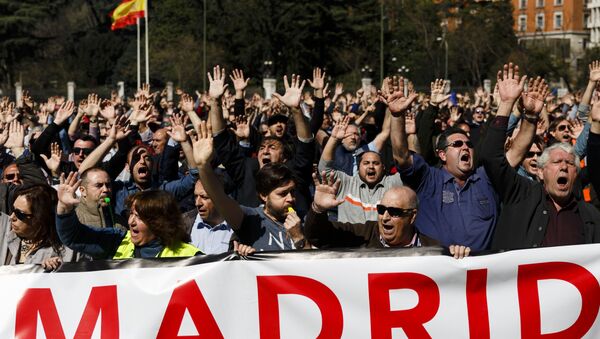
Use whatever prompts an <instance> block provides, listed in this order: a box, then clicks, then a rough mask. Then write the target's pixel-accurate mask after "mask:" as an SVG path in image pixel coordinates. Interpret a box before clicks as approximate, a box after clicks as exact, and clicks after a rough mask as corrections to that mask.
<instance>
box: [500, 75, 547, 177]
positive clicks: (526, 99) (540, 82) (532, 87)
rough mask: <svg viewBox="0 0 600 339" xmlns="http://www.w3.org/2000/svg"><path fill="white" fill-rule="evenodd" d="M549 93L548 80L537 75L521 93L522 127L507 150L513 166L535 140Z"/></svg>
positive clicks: (516, 164)
mask: <svg viewBox="0 0 600 339" xmlns="http://www.w3.org/2000/svg"><path fill="white" fill-rule="evenodd" d="M548 93H549V90H548V84H547V83H546V81H545V80H544V79H542V78H540V77H537V78H536V79H535V80H534V79H530V80H529V85H528V89H527V92H524V93H522V94H521V105H522V109H523V116H522V118H523V119H522V120H521V128H520V129H519V133H518V134H517V136H516V137H515V139H514V140H513V143H512V146H511V148H510V149H509V150H508V151H507V152H506V159H507V160H508V163H509V164H510V166H511V167H516V166H518V165H519V164H520V163H521V162H522V161H523V159H525V155H526V154H527V152H528V151H529V148H530V147H531V143H532V142H533V137H534V136H535V131H536V129H537V122H538V119H539V114H540V112H541V111H542V109H543V108H544V101H545V100H546V96H547V95H548ZM503 114H504V113H503Z"/></svg>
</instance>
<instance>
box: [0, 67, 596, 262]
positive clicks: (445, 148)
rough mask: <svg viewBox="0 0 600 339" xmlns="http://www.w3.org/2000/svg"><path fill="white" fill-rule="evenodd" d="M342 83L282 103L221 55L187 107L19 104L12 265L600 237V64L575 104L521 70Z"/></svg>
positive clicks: (5, 114) (6, 205)
mask: <svg viewBox="0 0 600 339" xmlns="http://www.w3.org/2000/svg"><path fill="white" fill-rule="evenodd" d="M228 79H229V80H230V81H231V84H232V85H233V91H230V90H229V88H228V85H229V84H228V82H229V81H228ZM326 79H327V77H326V75H325V73H324V72H323V71H322V70H321V69H319V68H315V69H314V71H313V74H312V77H309V78H308V79H302V78H301V76H299V75H292V76H291V77H290V78H288V77H287V76H284V78H283V84H284V93H283V94H278V93H275V94H274V95H273V97H272V98H270V99H265V98H263V97H262V96H261V95H259V94H254V95H252V96H249V95H247V93H246V88H247V86H248V82H249V79H248V78H246V77H245V76H244V74H243V71H241V70H234V71H233V72H232V73H231V74H228V73H227V72H226V70H225V69H222V68H221V67H219V66H216V67H214V69H213V71H212V72H211V73H209V74H208V81H209V90H208V91H207V92H205V93H199V92H196V97H195V98H194V97H193V96H191V95H189V94H187V93H184V92H182V91H180V90H178V91H177V100H175V101H169V100H167V95H166V91H162V92H152V91H151V89H150V86H149V85H144V86H143V87H142V88H140V89H139V90H138V91H137V92H136V94H135V96H134V97H133V98H127V99H126V98H121V97H119V96H118V95H117V94H116V93H113V94H112V95H111V97H110V98H104V99H102V98H99V97H98V96H97V95H96V94H93V93H91V94H89V95H88V97H87V99H85V100H81V101H80V102H79V103H78V104H77V105H76V104H75V103H74V102H72V101H68V100H65V98H64V97H51V98H48V99H47V101H45V102H41V103H37V102H34V100H32V98H31V97H30V96H29V95H28V94H27V93H23V94H22V95H21V96H20V98H21V99H20V100H19V101H18V102H11V100H10V99H9V98H8V97H4V98H2V99H1V100H0V124H1V125H0V128H1V133H0V146H1V147H2V148H3V149H2V152H0V161H1V163H2V176H1V178H2V183H1V184H0V212H1V214H0V236H1V237H2V238H0V264H3V265H15V264H41V265H43V266H44V268H46V269H47V270H52V269H56V268H57V267H58V266H59V265H60V264H61V263H63V262H73V261H78V260H97V259H127V258H154V257H186V256H194V255H204V254H218V253H224V252H228V251H237V252H238V253H239V254H241V255H244V256H245V255H250V254H252V253H254V252H256V251H282V250H283V251H286V250H307V249H328V248H356V247H369V248H387V247H418V246H442V247H445V248H448V250H449V252H450V253H451V255H453V256H454V257H455V258H463V257H465V256H468V255H469V254H470V253H471V252H472V251H473V252H485V251H489V250H491V251H499V250H510V249H521V248H533V247H544V246H560V245H576V244H584V243H595V242H600V211H599V210H598V207H599V206H600V205H599V204H598V198H597V196H596V194H595V190H594V189H596V190H598V189H600V174H599V172H600V169H599V168H598V167H600V86H599V84H598V82H599V81H600V62H593V63H592V64H591V65H590V68H589V82H588V85H587V87H586V88H585V90H583V91H582V92H578V93H573V94H567V95H565V96H563V97H560V98H558V97H557V96H556V94H555V92H552V91H551V90H550V88H549V85H548V83H546V81H545V80H544V79H542V78H540V77H537V78H535V77H532V78H527V76H525V75H521V74H520V72H519V68H518V66H516V65H513V64H507V65H504V67H503V69H501V70H500V71H499V72H498V75H497V82H496V85H495V89H494V90H493V93H488V92H486V91H485V90H483V89H482V88H478V89H477V90H476V91H475V92H474V93H450V92H449V90H448V88H447V87H448V86H447V83H446V81H444V80H440V79H438V80H435V81H433V82H432V83H431V91H430V92H429V93H417V92H416V91H415V89H414V86H413V85H412V84H411V83H410V81H407V80H406V79H403V78H401V77H397V76H393V77H388V78H386V79H385V80H384V81H383V83H382V84H380V86H379V87H377V86H373V85H371V86H366V87H363V88H361V89H359V90H357V91H356V92H355V93H351V92H348V91H345V89H344V86H343V84H340V83H338V84H335V86H333V85H332V90H331V91H330V90H329V84H328V83H326ZM306 85H308V86H306ZM309 87H310V89H309ZM597 89H598V90H597Z"/></svg>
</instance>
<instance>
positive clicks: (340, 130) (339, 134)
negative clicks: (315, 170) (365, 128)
mask: <svg viewBox="0 0 600 339" xmlns="http://www.w3.org/2000/svg"><path fill="white" fill-rule="evenodd" d="M349 123H350V117H348V116H345V117H343V118H342V120H340V121H339V122H338V123H336V124H335V125H334V126H333V130H332V131H331V136H330V137H329V140H327V143H326V144H325V147H324V148H323V152H322V153H321V160H322V161H325V162H329V161H333V160H335V149H336V147H337V146H338V145H339V143H340V142H341V141H342V139H344V136H345V135H346V129H347V128H348V124H349ZM320 170H322V169H320Z"/></svg>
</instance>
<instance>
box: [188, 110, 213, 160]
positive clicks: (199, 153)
mask: <svg viewBox="0 0 600 339" xmlns="http://www.w3.org/2000/svg"><path fill="white" fill-rule="evenodd" d="M196 131H198V135H197V136H196V140H194V142H193V143H192V146H193V148H194V161H195V162H196V164H197V165H198V167H199V168H202V167H205V166H210V161H211V160H212V158H213V152H214V147H213V137H212V132H211V131H212V130H211V125H210V122H208V123H207V122H206V121H202V122H200V125H199V126H198V127H197V128H196Z"/></svg>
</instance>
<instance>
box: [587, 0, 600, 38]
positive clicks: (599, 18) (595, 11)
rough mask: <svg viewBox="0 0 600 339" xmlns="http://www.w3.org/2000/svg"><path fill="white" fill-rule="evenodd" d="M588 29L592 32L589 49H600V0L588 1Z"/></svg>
mask: <svg viewBox="0 0 600 339" xmlns="http://www.w3.org/2000/svg"><path fill="white" fill-rule="evenodd" d="M587 9H588V15H587V20H586V22H587V28H588V29H589V30H590V43H589V47H600V0H587Z"/></svg>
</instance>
